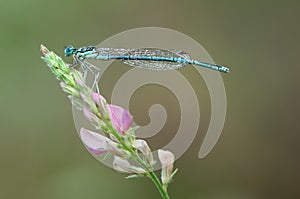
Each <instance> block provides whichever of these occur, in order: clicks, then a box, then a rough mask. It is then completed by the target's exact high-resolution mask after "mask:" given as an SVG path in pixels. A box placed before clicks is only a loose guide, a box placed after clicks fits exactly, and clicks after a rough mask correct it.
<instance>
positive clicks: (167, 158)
mask: <svg viewBox="0 0 300 199" xmlns="http://www.w3.org/2000/svg"><path fill="white" fill-rule="evenodd" d="M158 158H159V161H160V163H161V164H162V166H163V167H166V166H168V165H172V164H173V163H174V159H175V157H174V155H173V153H171V152H170V151H164V150H161V149H159V150H158Z"/></svg>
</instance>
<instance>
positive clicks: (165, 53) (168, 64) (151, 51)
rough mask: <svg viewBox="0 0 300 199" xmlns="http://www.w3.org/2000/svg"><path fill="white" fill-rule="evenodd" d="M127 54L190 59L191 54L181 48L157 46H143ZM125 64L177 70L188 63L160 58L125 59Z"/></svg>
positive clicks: (143, 67)
mask: <svg viewBox="0 0 300 199" xmlns="http://www.w3.org/2000/svg"><path fill="white" fill-rule="evenodd" d="M126 55H130V56H134V57H160V58H167V59H168V58H184V59H190V56H189V55H188V54H187V53H185V52H183V51H179V50H162V49H155V48H142V49H134V50H131V51H129V52H128V53H127V54H126ZM123 62H124V63H125V64H128V65H130V66H133V67H136V68H142V69H147V70H158V71H159V70H175V69H178V68H181V67H183V66H184V65H186V64H185V63H179V62H172V61H160V60H134V59H132V60H130V59H128V60H123Z"/></svg>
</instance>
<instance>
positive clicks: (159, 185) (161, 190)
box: [108, 124, 170, 199]
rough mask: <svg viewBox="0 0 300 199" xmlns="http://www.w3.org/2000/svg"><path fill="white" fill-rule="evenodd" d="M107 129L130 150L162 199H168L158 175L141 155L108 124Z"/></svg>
mask: <svg viewBox="0 0 300 199" xmlns="http://www.w3.org/2000/svg"><path fill="white" fill-rule="evenodd" d="M108 128H109V130H110V131H111V133H112V134H113V135H114V136H115V137H116V138H117V139H118V141H119V142H120V144H122V146H123V147H124V149H126V150H127V151H129V152H130V154H131V155H132V156H133V158H134V159H135V160H136V161H137V162H138V163H139V164H140V166H142V167H143V168H144V169H145V170H146V171H147V173H148V174H149V176H148V177H149V178H150V179H151V180H152V182H153V183H154V184H155V186H156V188H157V189H158V191H159V193H160V194H161V196H162V198H163V199H170V197H169V195H168V192H167V191H166V190H165V189H164V188H163V185H162V183H161V182H160V181H159V179H158V177H157V176H156V174H155V173H154V172H153V171H152V170H151V168H150V167H149V166H148V165H147V164H145V162H144V161H143V160H142V159H141V157H140V156H139V155H138V154H136V153H135V151H133V150H132V148H131V147H130V146H128V145H127V144H126V143H125V142H124V141H123V139H122V138H121V136H120V134H119V133H118V132H116V131H115V129H114V128H113V127H112V126H111V125H110V124H109V125H108Z"/></svg>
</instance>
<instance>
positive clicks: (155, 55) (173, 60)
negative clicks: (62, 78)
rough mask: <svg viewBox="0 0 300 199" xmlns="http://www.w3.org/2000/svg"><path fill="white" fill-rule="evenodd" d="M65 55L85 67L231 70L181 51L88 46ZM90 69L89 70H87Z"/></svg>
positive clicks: (72, 49)
mask: <svg viewBox="0 0 300 199" xmlns="http://www.w3.org/2000/svg"><path fill="white" fill-rule="evenodd" d="M65 55H66V56H70V55H73V57H74V60H75V64H77V63H81V65H83V67H85V66H87V65H85V64H84V63H85V62H84V60H85V59H97V60H122V61H123V63H125V64H127V65H130V66H133V67H136V68H142V69H148V70H157V71H162V70H175V69H179V68H182V67H183V66H185V65H187V64H192V65H197V66H201V67H205V68H209V69H213V70H216V71H220V72H224V73H228V72H229V68H227V67H225V66H221V65H217V64H210V63H205V62H200V61H197V60H193V59H191V57H190V56H189V54H188V53H186V52H184V51H181V50H162V49H156V48H141V49H115V48H96V47H95V46H87V47H82V48H78V49H76V48H73V46H68V47H66V48H65ZM87 69H88V68H87Z"/></svg>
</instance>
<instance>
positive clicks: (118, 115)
mask: <svg viewBox="0 0 300 199" xmlns="http://www.w3.org/2000/svg"><path fill="white" fill-rule="evenodd" d="M106 107H107V109H108V114H109V117H110V119H111V122H112V125H113V127H114V128H115V129H116V130H117V131H118V132H119V133H120V134H121V135H124V134H125V133H126V131H127V130H128V129H129V127H130V126H131V125H132V116H131V114H130V113H129V112H128V110H126V109H123V108H122V107H119V106H115V105H111V104H108V105H107V106H106Z"/></svg>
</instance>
